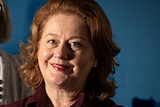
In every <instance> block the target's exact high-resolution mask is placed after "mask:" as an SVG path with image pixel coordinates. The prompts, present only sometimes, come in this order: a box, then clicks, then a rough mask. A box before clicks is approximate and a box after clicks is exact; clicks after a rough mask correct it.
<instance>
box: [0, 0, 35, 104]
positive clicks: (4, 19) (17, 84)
mask: <svg viewBox="0 0 160 107" xmlns="http://www.w3.org/2000/svg"><path fill="white" fill-rule="evenodd" d="M10 36H11V23H10V16H9V12H8V9H7V5H6V3H5V0H0V44H1V43H5V42H7V41H8V40H9V39H10ZM21 64H22V60H21V59H20V56H19V55H10V54H8V53H6V52H4V51H2V50H1V48H0V104H8V103H11V102H13V101H15V100H18V99H22V98H24V97H26V96H28V95H31V94H32V91H31V89H29V88H27V87H26V86H25V84H24V82H23V80H22V79H21V77H20V75H19V74H18V72H17V71H18V67H19V66H20V65H21Z"/></svg>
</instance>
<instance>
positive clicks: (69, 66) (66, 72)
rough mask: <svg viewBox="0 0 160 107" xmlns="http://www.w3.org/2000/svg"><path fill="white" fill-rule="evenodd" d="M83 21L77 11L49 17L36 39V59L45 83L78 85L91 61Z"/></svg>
mask: <svg viewBox="0 0 160 107" xmlns="http://www.w3.org/2000/svg"><path fill="white" fill-rule="evenodd" d="M89 36H90V35H89V31H88V28H87V25H86V23H85V22H84V21H83V20H82V19H81V18H80V17H79V16H77V15H65V14H57V15H54V16H52V17H50V18H49V20H48V21H47V22H46V25H45V26H44V31H43V34H42V37H41V40H40V42H39V49H38V63H39V67H40V70H41V73H42V75H43V77H44V81H45V83H46V85H48V86H51V87H60V88H65V89H73V90H76V89H81V88H83V86H84V84H85V80H86V78H87V75H88V73H89V72H90V70H91V68H92V67H93V66H94V64H95V56H94V52H93V48H92V46H91V44H90V41H89Z"/></svg>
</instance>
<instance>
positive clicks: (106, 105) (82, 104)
mask: <svg viewBox="0 0 160 107" xmlns="http://www.w3.org/2000/svg"><path fill="white" fill-rule="evenodd" d="M50 105H51V102H50V100H49V98H48V96H47V94H46V92H45V89H44V85H42V86H40V87H39V88H37V90H36V92H35V93H34V94H33V95H32V96H29V97H27V98H25V99H22V100H18V101H15V102H13V103H10V104H8V105H1V106H0V107H52V106H50ZM71 107H119V106H118V105H116V104H115V103H114V102H113V101H112V100H110V99H106V100H104V101H100V100H94V101H91V100H89V99H88V97H87V96H86V95H85V94H82V95H81V96H80V97H79V98H78V99H77V101H76V102H75V103H74V104H73V105H72V106H71Z"/></svg>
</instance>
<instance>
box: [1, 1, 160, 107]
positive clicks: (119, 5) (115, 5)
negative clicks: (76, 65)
mask: <svg viewBox="0 0 160 107" xmlns="http://www.w3.org/2000/svg"><path fill="white" fill-rule="evenodd" d="M96 1H97V2H98V3H99V4H100V5H101V6H102V8H103V9H104V10H105V12H106V14H107V16H108V18H109V20H110V23H111V25H112V28H113V34H114V37H113V38H114V40H115V41H116V43H117V44H118V45H119V46H120V47H121V52H120V53H119V54H118V55H117V57H116V60H117V61H118V62H119V64H120V66H119V67H116V74H115V75H114V78H115V81H116V83H117V86H118V88H117V91H116V95H115V96H114V97H113V100H114V101H115V102H116V103H117V104H120V105H123V106H125V107H133V102H134V101H135V99H140V100H142V102H143V101H147V100H151V101H153V102H154V107H160V83H159V81H160V69H159V67H160V35H159V31H160V0H96ZM6 2H7V5H8V8H9V11H10V15H11V21H12V38H11V39H10V41H9V42H7V43H5V44H2V45H1V48H2V49H3V50H4V51H6V52H8V53H11V54H18V53H19V42H21V41H24V42H26V40H27V37H28V35H30V26H31V23H32V19H33V15H34V13H35V11H36V9H37V8H38V7H39V6H41V5H42V4H43V3H44V2H46V0H6ZM146 104H147V103H146ZM137 107H138V106H137ZM141 107H144V106H141Z"/></svg>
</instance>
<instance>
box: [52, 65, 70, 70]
mask: <svg viewBox="0 0 160 107" xmlns="http://www.w3.org/2000/svg"><path fill="white" fill-rule="evenodd" d="M51 65H52V66H53V68H54V69H55V70H57V71H65V70H67V69H68V68H69V67H68V66H66V65H61V64H51Z"/></svg>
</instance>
